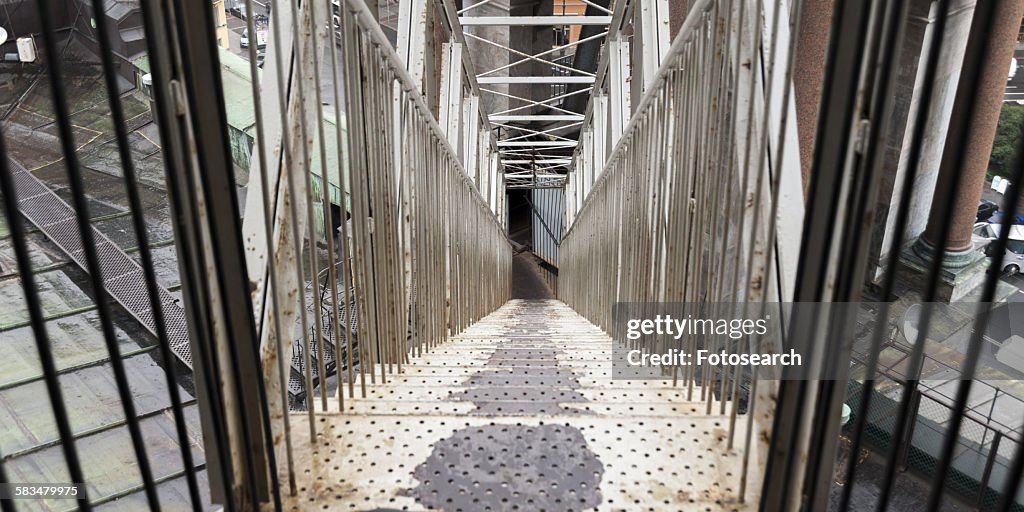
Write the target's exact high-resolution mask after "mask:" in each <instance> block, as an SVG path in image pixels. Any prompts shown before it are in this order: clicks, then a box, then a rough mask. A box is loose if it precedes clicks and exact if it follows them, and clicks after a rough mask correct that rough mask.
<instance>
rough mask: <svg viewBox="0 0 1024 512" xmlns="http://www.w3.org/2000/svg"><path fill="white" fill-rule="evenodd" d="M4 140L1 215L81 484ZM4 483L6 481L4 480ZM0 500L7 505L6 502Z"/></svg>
mask: <svg viewBox="0 0 1024 512" xmlns="http://www.w3.org/2000/svg"><path fill="white" fill-rule="evenodd" d="M5 139H6V137H5V135H4V134H3V133H2V132H0V194H2V195H3V201H0V202H2V203H3V205H4V214H5V215H6V216H7V224H8V225H9V228H10V230H11V242H12V244H13V245H14V258H15V260H16V261H17V263H18V273H19V274H21V287H22V288H23V289H24V290H25V304H26V305H27V306H28V314H29V319H30V320H31V321H32V334H33V335H34V336H35V339H36V350H38V351H39V362H40V364H41V365H42V367H43V377H44V379H45V381H46V392H47V394H49V396H50V406H51V407H52V408H53V417H54V420H55V421H56V423H57V432H58V433H59V434H60V438H61V448H62V449H63V451H64V461H65V462H67V465H68V476H70V477H71V480H72V482H71V483H77V484H84V483H85V477H83V476H82V465H81V463H80V462H79V459H78V450H77V449H76V448H75V436H74V434H73V433H72V431H71V423H70V422H69V421H68V410H67V407H65V405H64V394H63V392H62V391H61V388H60V381H59V380H58V378H57V365H56V364H55V363H54V360H53V349H52V347H50V340H49V336H47V334H46V320H45V319H44V318H43V309H42V306H41V304H40V302H39V294H38V292H37V291H36V278H35V275H34V274H33V273H32V259H31V258H30V257H29V254H28V244H27V243H25V228H24V227H23V226H22V225H21V215H20V214H19V213H18V192H17V190H16V188H15V186H14V179H13V178H12V177H11V167H10V164H9V162H8V161H7V142H6V140H5ZM3 481H5V482H6V481H8V480H7V479H6V478H4V479H3ZM79 490H80V491H81V494H80V495H79V496H78V507H79V509H81V510H83V511H88V510H91V509H92V507H90V506H89V499H88V497H86V492H85V489H84V488H83V489H79ZM2 501H5V502H6V500H2Z"/></svg>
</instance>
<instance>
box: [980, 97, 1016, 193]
mask: <svg viewBox="0 0 1024 512" xmlns="http://www.w3.org/2000/svg"><path fill="white" fill-rule="evenodd" d="M1022 126H1024V105H1017V104H1016V103H1004V104H1003V110H1002V112H1001V113H1000V115H999V125H998V127H997V128H996V139H995V141H993V142H992V157H991V158H990V159H989V163H988V172H989V175H993V176H1003V177H1009V176H1010V174H1012V173H1013V161H1014V157H1015V156H1016V155H1015V154H1016V152H1017V148H1018V147H1019V145H1020V139H1021V135H1022V132H1021V127H1022Z"/></svg>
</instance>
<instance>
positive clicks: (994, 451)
mask: <svg viewBox="0 0 1024 512" xmlns="http://www.w3.org/2000/svg"><path fill="white" fill-rule="evenodd" d="M985 428H988V426H987V425H986V427H985ZM995 432H996V436H995V437H994V438H993V439H992V445H991V446H990V447H989V449H988V458H987V459H985V471H984V472H982V473H981V484H980V485H978V501H977V505H978V507H984V506H985V497H986V496H988V482H989V480H990V479H991V478H992V467H993V466H995V463H996V457H998V456H999V442H1000V441H1002V440H1003V433H1002V432H1000V431H998V430H996V431H995Z"/></svg>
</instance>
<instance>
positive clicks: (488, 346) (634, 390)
mask: <svg viewBox="0 0 1024 512" xmlns="http://www.w3.org/2000/svg"><path fill="white" fill-rule="evenodd" d="M611 353H612V340H611V338H610V337H608V336H607V335H606V334H604V333H603V332H602V331H601V330H600V329H598V328H597V327H595V326H594V325H592V324H591V323H589V322H588V321H587V320H586V319H584V318H583V317H581V316H579V315H578V314H576V313H575V312H574V311H573V310H572V309H570V308H569V307H568V306H566V305H565V304H563V303H561V302H559V301H554V300H542V301H523V300H513V301H510V302H508V303H507V304H505V305H504V306H502V307H501V308H500V309H499V310H498V311H496V312H494V313H493V314H491V315H489V316H488V317H486V318H484V319H483V320H481V321H480V322H478V323H476V324H474V325H473V326H472V327H470V328H469V329H468V330H466V331H465V332H464V333H462V334H460V335H458V336H453V337H452V338H450V339H449V341H448V342H447V343H446V344H444V345H442V346H441V347H438V348H437V349H435V350H434V351H432V352H431V353H429V354H426V355H424V356H422V357H420V358H417V359H416V360H415V363H414V364H412V365H408V366H405V367H403V373H402V374H401V375H397V376H395V377H394V378H392V379H390V380H389V381H388V383H387V384H386V385H381V384H378V385H376V386H374V387H372V388H371V389H370V391H371V393H369V394H368V397H367V398H366V399H359V398H356V399H348V398H346V400H345V409H346V410H345V412H344V413H320V414H318V415H317V417H316V420H317V422H318V425H317V429H318V434H317V439H316V440H315V445H313V446H312V447H311V446H310V440H309V426H308V423H307V417H306V415H303V414H293V415H292V429H291V432H292V436H293V445H294V448H295V452H296V457H297V461H296V468H297V470H296V471H297V480H298V486H299V492H298V495H297V496H296V497H291V498H288V499H287V500H286V507H285V508H286V509H291V510H389V511H390V510H444V511H449V512H451V511H463V512H479V511H489V510H490V511H499V510H501V511H504V510H522V511H541V510H546V511H559V512H561V511H572V510H631V511H632V510H638V511H639V510H644V511H662V510H685V511H705V510H706V511H717V510H735V511H740V510H748V509H749V510H753V509H754V506H753V505H751V503H754V504H756V501H757V497H756V496H753V495H751V494H750V493H749V492H748V495H747V499H746V504H741V503H739V502H738V500H737V498H736V495H737V490H738V485H739V481H740V474H741V469H742V463H743V457H742V453H741V452H740V451H738V450H734V451H729V450H728V449H727V444H726V443H727V441H726V439H727V436H728V434H727V428H728V423H729V417H728V416H719V415H705V414H704V413H705V411H706V408H705V407H706V406H705V404H704V403H703V402H701V401H700V392H699V389H698V390H696V391H695V392H694V394H693V400H689V399H688V398H689V394H688V391H687V390H686V389H685V388H684V387H682V386H680V387H672V383H671V381H667V380H666V381H663V380H642V381H622V380H612V379H611ZM357 396H358V390H357ZM336 406H337V404H336V403H335V404H332V410H334V409H336V408H337V407H336ZM714 409H715V411H716V412H717V409H718V405H717V404H715V407H714ZM744 423H745V422H743V421H739V422H737V428H738V429H740V430H741V431H738V432H737V433H736V439H737V440H738V442H737V446H738V447H739V446H741V444H742V443H741V442H739V440H742V439H743V432H742V428H743V424H744ZM751 467H756V464H753V463H752V464H751ZM751 481H752V482H757V481H758V480H757V479H755V478H753V476H752V477H751ZM755 487H756V486H755Z"/></svg>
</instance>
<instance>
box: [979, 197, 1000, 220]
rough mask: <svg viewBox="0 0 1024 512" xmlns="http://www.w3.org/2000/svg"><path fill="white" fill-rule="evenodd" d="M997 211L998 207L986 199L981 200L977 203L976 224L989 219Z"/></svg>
mask: <svg viewBox="0 0 1024 512" xmlns="http://www.w3.org/2000/svg"><path fill="white" fill-rule="evenodd" d="M998 211H999V205H998V204H996V203H994V202H992V201H989V200H988V199H982V200H981V201H979V202H978V222H985V221H987V220H988V219H989V217H991V216H993V215H995V213H996V212H998Z"/></svg>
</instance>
